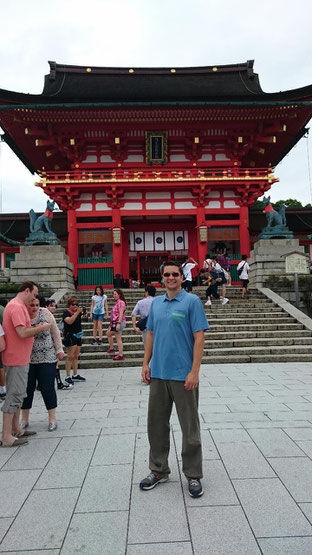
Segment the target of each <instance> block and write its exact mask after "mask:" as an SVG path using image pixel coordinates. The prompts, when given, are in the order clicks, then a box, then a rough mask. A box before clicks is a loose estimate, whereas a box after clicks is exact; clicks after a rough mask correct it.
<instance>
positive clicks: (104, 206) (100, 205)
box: [95, 202, 111, 210]
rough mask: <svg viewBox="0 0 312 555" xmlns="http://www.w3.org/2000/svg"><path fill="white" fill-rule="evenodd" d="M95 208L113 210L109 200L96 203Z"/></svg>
mask: <svg viewBox="0 0 312 555" xmlns="http://www.w3.org/2000/svg"><path fill="white" fill-rule="evenodd" d="M95 210H111V208H110V207H109V206H108V204H107V202H97V203H96V205H95Z"/></svg>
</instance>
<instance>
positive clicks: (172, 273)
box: [163, 272, 180, 277]
mask: <svg viewBox="0 0 312 555" xmlns="http://www.w3.org/2000/svg"><path fill="white" fill-rule="evenodd" d="M179 275H180V273H179V272H164V273H163V276H164V277H170V276H172V277H179Z"/></svg>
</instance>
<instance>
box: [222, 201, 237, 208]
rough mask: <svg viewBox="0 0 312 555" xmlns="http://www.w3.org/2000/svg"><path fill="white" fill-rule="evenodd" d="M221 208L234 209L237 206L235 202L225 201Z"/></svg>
mask: <svg viewBox="0 0 312 555" xmlns="http://www.w3.org/2000/svg"><path fill="white" fill-rule="evenodd" d="M223 206H224V208H236V207H237V204H236V202H235V200H225V201H224V203H223Z"/></svg>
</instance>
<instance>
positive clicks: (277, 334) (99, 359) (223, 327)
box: [55, 287, 312, 369]
mask: <svg viewBox="0 0 312 555" xmlns="http://www.w3.org/2000/svg"><path fill="white" fill-rule="evenodd" d="M124 292H125V297H126V301H127V313H126V315H127V326H126V328H125V330H124V333H123V336H122V338H123V345H124V357H125V360H124V361H114V360H112V357H111V356H110V355H108V354H107V353H106V351H107V349H108V342H107V339H106V336H105V332H106V329H107V327H108V320H106V321H105V322H104V323H103V344H102V345H99V346H94V345H91V341H92V322H91V320H88V322H85V323H84V324H83V330H84V338H83V347H82V350H81V355H80V363H79V368H81V369H83V368H108V367H114V366H140V365H141V363H142V359H143V344H142V339H141V336H138V335H137V334H135V333H134V331H133V329H132V323H131V312H132V309H133V307H134V306H135V304H136V302H137V301H138V300H139V299H141V298H143V296H144V291H143V290H142V289H131V290H130V289H126V290H125V291H124ZM194 293H195V294H197V295H198V296H199V297H200V298H201V299H202V302H203V304H204V302H205V300H206V299H205V288H204V287H196V288H194ZM106 294H107V296H108V306H109V310H110V309H111V307H112V305H113V302H114V301H113V296H112V291H109V292H106ZM158 294H163V291H161V290H159V293H158ZM77 296H78V298H79V301H80V304H81V305H83V306H86V307H87V310H88V311H89V308H90V304H91V301H90V300H91V296H92V293H91V292H90V291H80V292H78V294H77ZM227 297H228V298H229V299H230V302H229V303H228V304H226V305H221V303H220V302H219V301H212V303H213V304H212V307H205V306H204V308H205V312H206V314H207V319H208V322H209V324H210V330H209V331H207V332H206V333H205V338H206V339H205V350H204V356H203V363H204V364H212V363H220V364H224V363H235V362H236V363H246V362H252V363H254V362H283V361H285V362H292V361H293V362H310V361H312V332H311V331H310V330H307V329H306V328H305V327H304V325H303V324H301V323H299V322H298V321H297V320H296V319H295V318H293V317H292V316H290V315H289V314H288V313H287V312H285V311H283V309H282V308H280V307H279V306H278V305H276V304H274V303H273V302H272V301H271V300H270V299H268V298H267V297H266V296H265V295H263V294H262V293H261V292H259V291H258V290H257V289H251V290H250V293H249V295H248V297H247V298H246V299H242V298H241V289H240V288H237V287H231V288H228V289H227ZM64 309H65V301H64V302H63V303H61V304H59V306H58V309H57V311H56V315H55V316H56V320H57V321H59V320H60V319H61V315H62V313H63V310H64ZM62 366H64V362H63V363H62Z"/></svg>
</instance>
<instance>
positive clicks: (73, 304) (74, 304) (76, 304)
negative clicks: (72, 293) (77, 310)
mask: <svg viewBox="0 0 312 555" xmlns="http://www.w3.org/2000/svg"><path fill="white" fill-rule="evenodd" d="M71 306H79V304H78V303H72V304H71Z"/></svg>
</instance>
